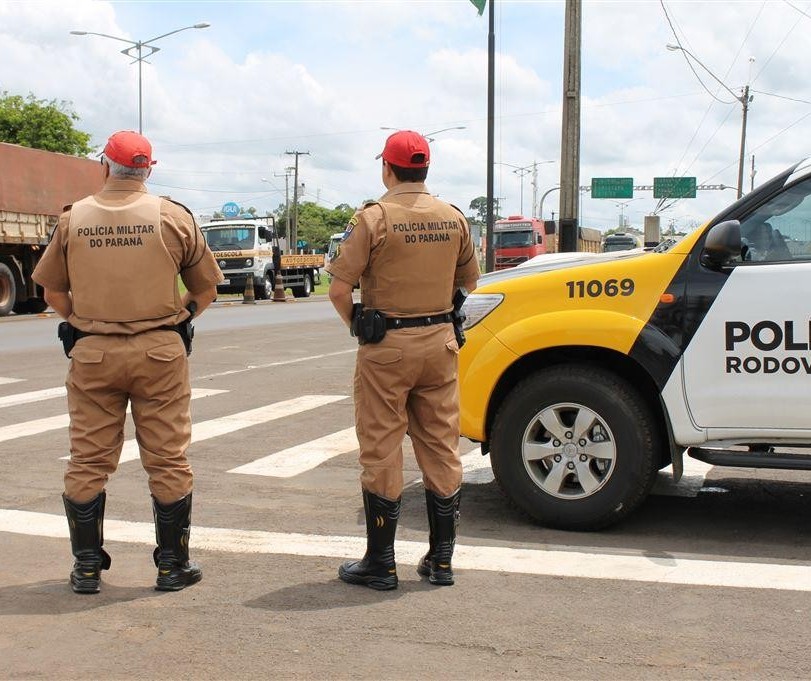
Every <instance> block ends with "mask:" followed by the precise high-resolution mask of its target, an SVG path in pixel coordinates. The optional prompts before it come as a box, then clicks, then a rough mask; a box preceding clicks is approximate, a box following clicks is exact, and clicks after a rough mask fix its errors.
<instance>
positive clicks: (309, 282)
mask: <svg viewBox="0 0 811 681" xmlns="http://www.w3.org/2000/svg"><path fill="white" fill-rule="evenodd" d="M312 292H313V276H312V275H311V274H305V275H304V284H303V285H302V286H294V287H293V296H294V297H296V298H309V297H310V294H312Z"/></svg>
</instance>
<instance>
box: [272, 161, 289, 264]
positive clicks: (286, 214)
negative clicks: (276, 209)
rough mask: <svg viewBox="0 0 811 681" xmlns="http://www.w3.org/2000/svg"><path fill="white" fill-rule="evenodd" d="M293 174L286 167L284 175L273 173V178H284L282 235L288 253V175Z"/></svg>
mask: <svg viewBox="0 0 811 681" xmlns="http://www.w3.org/2000/svg"><path fill="white" fill-rule="evenodd" d="M291 172H293V168H292V166H288V167H287V168H285V169H284V174H282V173H273V177H284V221H285V229H284V235H285V238H286V239H287V243H288V249H287V250H288V252H289V251H290V248H289V244H290V186H289V184H290V173H291Z"/></svg>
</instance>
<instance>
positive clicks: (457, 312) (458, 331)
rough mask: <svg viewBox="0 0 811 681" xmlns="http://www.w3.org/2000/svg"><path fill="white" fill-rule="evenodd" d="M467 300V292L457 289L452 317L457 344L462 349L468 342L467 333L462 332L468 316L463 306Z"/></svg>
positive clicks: (454, 295)
mask: <svg viewBox="0 0 811 681" xmlns="http://www.w3.org/2000/svg"><path fill="white" fill-rule="evenodd" d="M465 298H467V295H466V294H465V292H464V291H463V290H462V289H460V288H458V289H456V293H454V294H453V311H452V312H451V317H452V318H453V335H454V336H456V344H457V345H458V346H459V348H460V349H461V348H462V346H463V345H464V344H465V341H466V340H467V339H466V338H465V332H464V331H463V330H462V325H463V324H464V323H465V319H467V315H466V314H465V313H464V312H462V304H463V303H464V302H465Z"/></svg>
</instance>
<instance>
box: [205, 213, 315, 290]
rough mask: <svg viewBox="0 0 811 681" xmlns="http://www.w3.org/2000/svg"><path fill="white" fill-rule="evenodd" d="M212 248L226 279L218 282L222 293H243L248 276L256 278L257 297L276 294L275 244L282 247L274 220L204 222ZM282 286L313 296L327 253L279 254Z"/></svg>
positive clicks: (243, 219) (254, 281)
mask: <svg viewBox="0 0 811 681" xmlns="http://www.w3.org/2000/svg"><path fill="white" fill-rule="evenodd" d="M200 229H201V230H202V232H203V234H204V235H205V237H206V242H207V243H208V246H209V248H211V250H212V252H213V253H214V257H215V258H216V259H217V262H218V263H219V265H220V269H221V270H222V273H223V276H224V277H225V281H223V282H222V283H220V284H218V285H217V292H218V293H243V292H244V291H245V284H246V282H247V280H248V277H252V278H253V288H254V294H255V296H256V298H258V299H259V300H266V299H268V298H270V297H272V295H273V288H274V283H275V277H276V270H277V267H275V266H274V261H273V253H274V250H273V249H274V248H277V249H278V248H279V246H278V240H277V239H276V234H275V232H274V228H273V225H272V224H261V223H257V222H256V220H254V219H245V218H242V219H239V218H237V219H234V220H217V221H214V222H207V223H206V224H203V225H200ZM278 259H279V262H278V263H277V264H278V270H279V272H280V273H281V275H282V286H283V287H284V288H289V289H291V290H292V291H293V296H295V297H296V298H309V297H310V294H311V293H312V292H313V288H314V287H315V285H316V284H320V283H321V269H320V268H322V267H324V255H323V253H298V254H296V253H290V254H280V255H279V256H278Z"/></svg>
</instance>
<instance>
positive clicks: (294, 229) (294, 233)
mask: <svg viewBox="0 0 811 681" xmlns="http://www.w3.org/2000/svg"><path fill="white" fill-rule="evenodd" d="M284 153H285V154H288V155H290V156H295V157H296V164H295V166H294V169H295V170H294V177H293V224H292V226H291V233H289V234H288V239H289V241H288V248H289V249H290V253H295V252H296V251H297V250H298V157H299V156H309V155H310V152H309V151H286V152H284Z"/></svg>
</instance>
